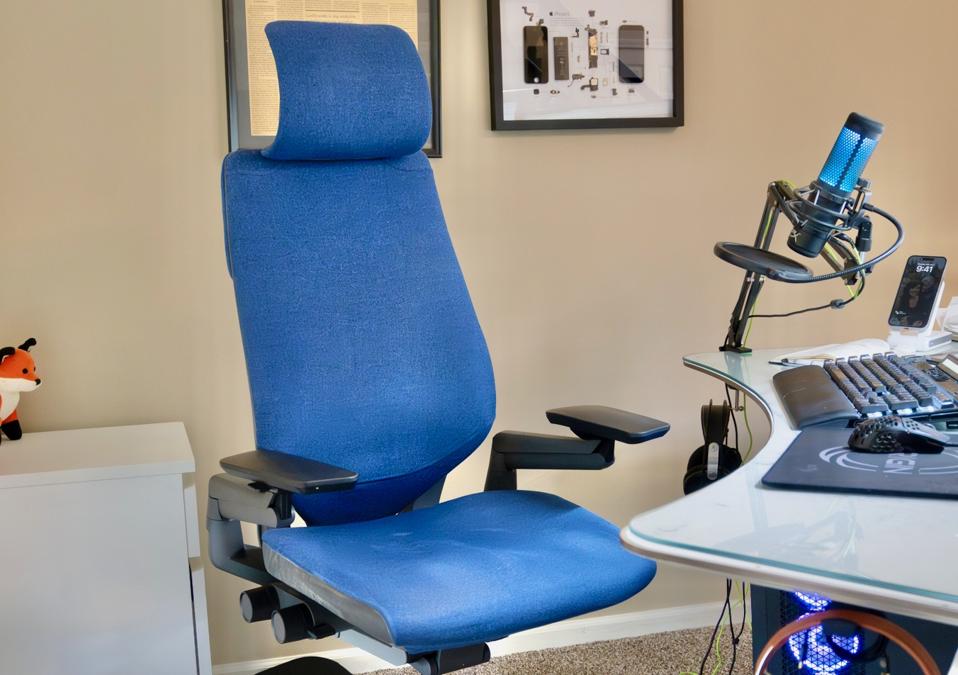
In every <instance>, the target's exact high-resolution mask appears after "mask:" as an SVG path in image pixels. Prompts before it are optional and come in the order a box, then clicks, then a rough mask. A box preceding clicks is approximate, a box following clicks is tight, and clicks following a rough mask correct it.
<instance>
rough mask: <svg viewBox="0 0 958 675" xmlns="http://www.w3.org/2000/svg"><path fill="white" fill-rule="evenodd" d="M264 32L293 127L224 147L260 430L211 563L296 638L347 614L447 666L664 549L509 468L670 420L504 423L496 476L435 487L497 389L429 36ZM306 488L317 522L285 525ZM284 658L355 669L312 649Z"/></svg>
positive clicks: (396, 657) (290, 29) (560, 460)
mask: <svg viewBox="0 0 958 675" xmlns="http://www.w3.org/2000/svg"><path fill="white" fill-rule="evenodd" d="M266 32H267V36H268V38H269V42H270V45H271V46H272V49H273V53H274V56H275V59H276V67H277V72H278V74H279V81H280V94H281V104H280V121H279V129H278V132H277V134H276V140H275V142H274V143H273V144H272V145H271V146H270V147H269V148H267V149H265V150H263V151H262V152H259V151H253V150H240V151H237V152H233V153H231V154H230V155H229V156H228V157H227V158H226V160H225V162H224V165H223V211H224V219H225V230H226V253H227V260H228V265H229V271H230V274H231V276H232V279H233V284H234V287H235V291H236V304H237V309H238V313H239V320H240V327H241V329H242V335H243V345H244V348H245V353H246V362H247V368H248V371H249V382H250V389H251V394H252V402H253V412H254V417H255V424H256V446H257V448H259V449H258V450H256V451H254V452H249V453H245V454H241V455H236V456H234V457H230V458H227V459H224V460H222V462H221V465H222V467H223V469H224V470H225V471H226V473H225V474H219V475H216V476H214V477H213V478H212V479H211V480H210V490H209V494H210V501H209V513H208V517H207V527H208V529H209V535H210V555H211V559H212V562H213V564H214V565H215V566H216V567H218V568H220V569H223V570H226V571H227V572H230V573H232V574H235V575H237V576H240V577H242V578H244V579H247V580H249V581H252V582H254V583H256V584H258V587H257V588H253V589H251V590H248V591H246V592H244V593H243V594H242V595H241V598H240V605H241V610H242V613H243V617H244V618H245V619H246V620H247V621H250V622H253V621H263V620H271V621H272V624H273V630H274V633H275V635H276V638H277V639H278V640H279V641H280V642H291V641H294V640H300V639H304V638H321V637H325V636H329V635H334V634H339V635H340V636H341V637H343V638H344V639H346V640H348V641H351V642H353V643H354V644H356V645H358V646H361V647H363V648H365V649H367V650H368V651H370V652H372V653H374V654H377V655H379V656H381V657H383V658H385V659H386V660H388V661H390V662H392V663H396V664H400V663H411V664H412V665H413V666H414V667H415V668H416V669H417V670H418V671H419V672H420V673H423V674H428V675H439V674H441V673H448V672H451V671H454V670H458V669H460V668H465V667H468V666H472V665H475V664H478V663H482V662H484V661H486V660H488V658H489V649H488V647H487V645H486V643H487V642H488V641H490V640H496V639H499V638H503V637H505V636H507V635H509V634H511V633H514V632H516V631H522V630H526V629H528V628H533V627H535V626H540V625H543V624H548V623H551V622H554V621H559V620H561V619H566V618H569V617H573V616H576V615H579V614H583V613H585V612H591V611H593V610H597V609H601V608H603V607H608V606H610V605H614V604H616V603H619V602H622V601H623V600H625V599H627V598H629V597H631V596H632V595H634V594H635V593H637V592H639V591H640V590H642V588H644V587H645V586H646V585H647V584H648V583H649V581H650V580H651V579H652V577H653V575H654V574H655V564H654V563H652V562H650V561H648V560H644V559H642V558H640V557H638V556H635V555H633V554H631V553H628V552H626V551H625V550H624V549H623V548H622V547H621V546H620V544H619V541H618V533H617V528H616V527H615V526H614V525H612V524H611V523H608V522H606V521H605V520H603V519H601V518H599V517H598V516H595V515H593V514H592V513H590V512H588V511H586V510H585V509H583V508H581V507H579V506H576V505H575V504H571V503H570V502H567V501H565V500H563V499H561V498H559V497H556V496H554V495H550V494H544V493H541V492H530V491H525V490H517V489H516V470H517V469H523V468H535V469H573V468H574V469H602V468H605V467H608V466H610V465H611V464H612V462H613V461H614V455H613V446H614V443H615V441H621V442H624V443H640V442H643V441H646V440H650V439H652V438H657V437H659V436H662V435H663V434H665V433H666V432H667V431H668V428H669V427H668V425H667V424H665V423H663V422H659V421H657V420H653V419H650V418H647V417H643V416H640V415H635V414H632V413H628V412H624V411H621V410H616V409H612V408H605V407H601V406H581V407H572V408H562V409H557V410H551V411H549V412H548V413H547V415H548V418H549V420H551V421H552V422H554V423H556V424H559V425H562V426H566V427H568V428H569V429H571V431H572V432H573V433H574V434H575V436H550V435H542V434H527V433H517V432H502V433H499V434H497V435H496V437H495V438H494V439H493V443H492V451H491V458H490V462H489V471H488V476H487V480H486V490H485V491H484V492H482V493H479V494H472V495H468V496H466V497H461V498H459V499H453V500H450V501H447V502H443V503H439V496H440V491H441V489H442V485H443V480H444V478H445V476H446V474H447V473H449V471H451V470H452V469H453V468H454V467H455V466H456V465H458V464H459V463H460V462H462V461H463V460H464V459H465V458H466V457H468V456H469V455H470V453H472V452H473V451H474V450H475V449H476V448H477V447H478V446H479V445H480V443H482V441H483V439H484V438H485V437H486V435H487V433H488V432H489V429H490V427H491V425H492V421H493V417H494V414H495V388H494V384H493V377H492V368H491V364H490V361H489V355H488V353H487V351H486V345H485V341H484V339H483V336H482V332H481V330H480V328H479V324H478V322H477V320H476V316H475V314H474V312H473V308H472V304H471V301H470V298H469V293H468V291H467V290H466V285H465V283H464V281H463V278H462V273H461V272H460V269H459V265H458V262H457V260H456V256H455V253H454V252H453V248H452V244H451V242H450V240H449V235H448V233H447V231H446V226H445V223H444V221H443V215H442V211H441V208H440V205H439V198H438V195H437V194H436V188H435V185H434V182H433V175H432V171H431V168H430V165H429V161H428V160H427V159H426V157H425V155H423V153H422V152H421V151H420V149H421V148H422V146H423V143H424V142H425V140H426V137H427V134H428V131H429V126H430V120H431V117H432V116H431V112H430V94H429V89H428V86H427V83H426V78H425V75H424V73H423V69H422V66H421V62H420V59H419V56H418V54H417V52H416V48H415V47H414V45H413V43H412V41H411V40H410V39H409V37H407V35H406V34H405V33H404V32H403V31H401V30H399V29H396V28H392V27H388V26H361V25H349V26H347V25H337V24H325V23H308V22H276V23H272V24H270V25H269V26H268V27H267V29H266ZM294 510H295V512H296V513H298V514H299V515H300V516H301V517H302V519H303V520H304V521H305V522H306V524H307V525H308V527H290V525H291V523H292V520H293V512H294ZM241 522H250V523H255V524H257V525H258V526H259V533H260V537H259V539H260V542H259V543H260V546H251V545H247V544H246V543H244V541H243V535H242V532H241V529H240V523H241ZM268 672H271V673H274V672H275V673H280V672H283V673H294V672H296V673H300V672H301V673H307V672H308V673H314V674H317V673H334V672H335V673H339V672H346V671H344V670H342V669H341V668H340V667H339V666H336V665H335V664H333V663H331V662H325V661H323V660H321V659H315V658H314V659H310V660H300V661H298V662H294V663H290V664H287V665H285V666H283V667H281V668H279V669H274V670H271V671H268Z"/></svg>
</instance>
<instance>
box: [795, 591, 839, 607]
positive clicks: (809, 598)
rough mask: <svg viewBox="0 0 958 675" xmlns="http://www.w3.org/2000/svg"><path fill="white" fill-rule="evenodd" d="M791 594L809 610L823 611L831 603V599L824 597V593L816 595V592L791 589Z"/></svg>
mask: <svg viewBox="0 0 958 675" xmlns="http://www.w3.org/2000/svg"><path fill="white" fill-rule="evenodd" d="M792 595H793V596H795V599H796V600H798V601H799V602H800V603H802V605H803V606H804V607H805V608H806V609H807V610H809V611H811V612H821V611H824V610H826V609H828V606H829V605H830V604H832V601H831V600H829V599H828V598H826V597H825V596H824V595H818V594H817V593H808V592H806V591H792Z"/></svg>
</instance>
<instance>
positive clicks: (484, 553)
mask: <svg viewBox="0 0 958 675" xmlns="http://www.w3.org/2000/svg"><path fill="white" fill-rule="evenodd" d="M263 549H264V556H265V560H266V568H267V570H268V571H269V572H270V574H272V575H273V576H274V577H276V578H277V579H279V580H281V581H283V582H285V583H287V584H289V585H290V586H292V587H293V588H295V589H297V590H299V591H300V592H302V593H304V594H305V595H307V596H309V597H311V598H312V599H314V600H316V601H317V602H319V603H320V604H322V605H324V606H326V607H327V608H329V609H330V610H331V611H333V612H334V613H336V614H338V615H339V616H341V617H342V618H343V619H345V620H347V621H349V622H350V623H352V624H353V625H355V626H357V627H358V628H360V629H361V630H363V631H364V632H367V633H368V634H371V635H372V636H373V637H375V638H377V639H379V640H382V641H385V642H387V643H389V644H392V645H395V646H398V647H402V648H403V649H405V650H406V651H407V652H410V653H422V652H429V651H434V650H436V649H442V648H452V647H459V646H464V645H469V644H476V643H480V642H487V641H490V640H495V639H499V638H502V637H505V636H507V635H509V634H511V633H514V632H517V631H521V630H525V629H528V628H534V627H536V626H542V625H545V624H549V623H552V622H554V621H560V620H562V619H567V618H569V617H573V616H577V615H579V614H584V613H586V612H591V611H594V610H597V609H601V608H603V607H608V606H610V605H614V604H617V603H619V602H622V601H623V600H626V599H627V598H629V597H631V596H632V595H634V594H636V593H638V592H639V591H640V590H642V589H643V588H644V587H645V586H646V585H647V584H648V583H649V581H651V580H652V577H653V576H654V575H655V563H654V562H652V561H650V560H646V559H644V558H641V557H639V556H636V555H633V554H632V553H629V552H627V551H626V550H625V549H624V548H623V547H622V546H621V544H620V543H619V538H618V528H616V527H615V526H614V525H612V524H611V523H609V522H607V521H605V520H603V519H602V518H599V517H598V516H596V515H595V514H593V513H590V512H589V511H587V510H585V509H583V508H582V507H579V506H576V505H575V504H572V503H570V502H568V501H566V500H564V499H562V498H560V497H557V496H555V495H550V494H545V493H541V492H528V491H496V492H482V493H478V494H473V495H468V496H466V497H461V498H459V499H454V500H451V501H448V502H443V503H441V504H439V505H437V506H434V507H431V508H427V509H420V510H416V511H409V512H405V513H401V514H399V515H396V516H389V517H386V518H380V519H378V520H370V521H363V522H358V523H352V524H348V525H328V526H319V527H305V528H291V529H276V530H270V531H268V532H266V534H265V535H264V537H263Z"/></svg>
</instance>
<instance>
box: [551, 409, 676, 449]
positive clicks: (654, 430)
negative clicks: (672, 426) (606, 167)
mask: <svg viewBox="0 0 958 675" xmlns="http://www.w3.org/2000/svg"><path fill="white" fill-rule="evenodd" d="M546 417H547V418H548V419H549V421H550V422H552V423H553V424H558V425H561V426H564V427H568V428H569V429H571V430H572V433H574V434H575V435H576V436H578V437H579V438H586V439H595V438H599V439H603V440H609V441H619V442H621V443H629V444H632V443H644V442H645V441H651V440H652V439H653V438H659V437H660V436H664V435H665V434H666V433H668V431H669V425H668V423H667V422H662V421H660V420H656V419H652V418H651V417H646V416H645V415H637V414H635V413H631V412H628V411H626V410H619V409H618V408H610V407H608V406H604V405H574V406H570V407H568V408H553V409H552V410H549V411H548V412H546Z"/></svg>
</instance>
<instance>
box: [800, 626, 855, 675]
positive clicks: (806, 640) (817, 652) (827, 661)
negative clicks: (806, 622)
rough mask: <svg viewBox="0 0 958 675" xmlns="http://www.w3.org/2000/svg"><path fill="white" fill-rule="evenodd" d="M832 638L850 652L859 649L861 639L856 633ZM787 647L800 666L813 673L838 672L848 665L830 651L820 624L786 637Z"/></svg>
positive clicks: (853, 652)
mask: <svg viewBox="0 0 958 675" xmlns="http://www.w3.org/2000/svg"><path fill="white" fill-rule="evenodd" d="M805 616H808V615H807V614H806V615H805ZM832 639H833V640H834V641H835V643H836V644H837V645H839V646H840V647H842V648H843V649H847V650H848V651H849V652H851V653H852V654H855V653H857V652H858V650H859V649H861V639H860V638H859V637H858V636H857V635H852V636H851V637H843V636H841V635H834V636H832ZM788 649H789V651H791V653H792V657H793V658H794V659H795V661H796V662H798V663H800V664H801V667H802V668H808V670H809V671H810V672H813V673H838V672H839V671H841V670H842V669H844V668H846V667H847V666H848V661H846V660H845V659H843V658H841V657H840V656H838V655H837V654H836V653H835V652H834V651H832V648H831V646H830V645H829V644H828V642H827V641H826V639H825V631H824V630H823V629H822V627H821V626H815V627H814V628H811V629H809V630H807V631H804V632H801V633H795V634H794V635H792V636H791V637H790V638H788Z"/></svg>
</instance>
